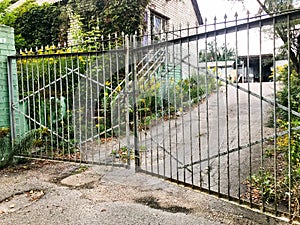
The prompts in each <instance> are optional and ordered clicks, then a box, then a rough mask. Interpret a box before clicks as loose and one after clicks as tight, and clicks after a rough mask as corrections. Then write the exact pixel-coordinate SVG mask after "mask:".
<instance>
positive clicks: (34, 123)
mask: <svg viewBox="0 0 300 225" xmlns="http://www.w3.org/2000/svg"><path fill="white" fill-rule="evenodd" d="M31 52H32V50H31ZM30 64H31V65H30V66H31V85H32V87H31V88H32V89H31V90H30V91H32V105H33V107H32V111H33V129H34V132H35V131H36V130H37V120H36V119H37V118H36V99H35V98H36V94H35V84H34V82H35V75H37V74H35V73H34V65H35V63H34V59H31V63H30ZM34 136H35V138H36V134H35V135H34Z"/></svg>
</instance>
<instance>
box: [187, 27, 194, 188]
mask: <svg viewBox="0 0 300 225" xmlns="http://www.w3.org/2000/svg"><path fill="white" fill-rule="evenodd" d="M190 29H191V28H190V25H189V24H187V36H188V37H189V36H190ZM190 48H191V46H190V40H189V39H188V41H187V51H188V52H187V55H188V79H189V82H188V83H189V90H188V98H189V105H188V107H189V136H190V139H189V142H190V144H189V145H190V149H189V151H190V160H191V163H193V161H194V155H193V152H194V150H193V134H192V132H193V123H192V101H193V99H192V96H191V85H192V82H194V81H193V80H192V79H193V78H192V75H191V60H190V55H191V54H190ZM191 184H192V187H194V165H192V166H191Z"/></svg>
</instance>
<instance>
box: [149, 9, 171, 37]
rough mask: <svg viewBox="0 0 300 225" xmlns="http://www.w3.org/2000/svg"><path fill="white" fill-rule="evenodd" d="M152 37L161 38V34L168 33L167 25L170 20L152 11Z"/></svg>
mask: <svg viewBox="0 0 300 225" xmlns="http://www.w3.org/2000/svg"><path fill="white" fill-rule="evenodd" d="M150 19H151V37H152V39H157V38H159V36H160V34H161V33H164V32H166V31H167V24H168V20H169V18H167V17H166V16H163V15H161V14H159V13H157V12H154V11H151V16H150Z"/></svg>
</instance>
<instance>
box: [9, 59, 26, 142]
mask: <svg viewBox="0 0 300 225" xmlns="http://www.w3.org/2000/svg"><path fill="white" fill-rule="evenodd" d="M12 61H13V59H12V58H10V57H9V58H8V59H7V63H8V67H7V69H8V92H9V111H10V134H11V144H12V147H13V146H14V141H15V139H16V123H15V110H14V108H13V107H14V103H15V102H14V95H15V90H14V77H13V76H14V74H13V71H12ZM21 63H22V62H21ZM17 81H18V80H17ZM16 87H18V86H17V85H16ZM17 91H18V90H17Z"/></svg>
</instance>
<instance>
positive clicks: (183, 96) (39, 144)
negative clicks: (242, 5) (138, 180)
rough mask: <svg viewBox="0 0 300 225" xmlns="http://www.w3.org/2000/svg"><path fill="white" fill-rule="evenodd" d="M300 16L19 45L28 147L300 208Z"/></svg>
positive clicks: (15, 104)
mask: <svg viewBox="0 0 300 225" xmlns="http://www.w3.org/2000/svg"><path fill="white" fill-rule="evenodd" d="M298 19H299V11H292V12H288V13H286V14H281V15H276V16H274V17H270V16H266V17H259V18H249V17H248V18H246V19H241V20H239V19H238V16H236V18H235V20H233V21H227V18H226V17H225V18H224V21H223V22H222V23H217V20H215V21H214V23H213V24H208V23H207V22H206V24H205V25H204V26H202V27H188V28H187V29H180V30H176V29H175V28H173V29H172V30H171V31H169V32H168V33H164V34H160V35H158V36H156V37H153V36H147V35H146V34H143V35H142V36H138V35H133V36H130V37H129V36H121V37H118V36H115V37H114V38H112V37H109V39H107V40H102V41H101V42H99V43H97V44H95V46H93V48H91V47H90V50H89V51H82V49H80V48H79V47H72V48H56V47H54V46H52V47H47V48H45V49H40V50H36V51H34V52H33V51H26V52H23V53H22V54H21V55H18V56H11V57H9V62H10V65H11V66H10V68H11V67H12V65H13V63H14V62H16V64H17V75H18V76H17V78H18V82H14V79H15V77H14V74H13V73H12V70H11V73H10V74H11V82H10V83H11V90H12V91H11V106H12V110H11V114H12V122H11V123H12V125H13V126H12V127H13V128H14V129H12V137H13V139H14V141H21V142H22V141H23V142H24V145H23V148H22V149H19V152H18V154H19V155H20V156H30V157H38V158H51V159H59V160H70V161H78V162H89V163H97V164H110V165H123V166H128V165H130V162H131V161H132V160H134V161H135V163H134V164H135V167H136V169H137V170H138V171H143V172H146V173H151V174H154V175H157V176H161V177H163V178H166V179H169V180H172V181H175V182H177V183H180V184H184V185H186V186H190V187H192V188H195V189H200V190H202V191H206V192H208V193H211V194H216V195H217V196H219V197H223V198H227V199H229V200H233V201H237V202H239V203H240V204H242V203H243V204H246V205H248V206H250V207H253V208H260V209H261V210H262V211H268V212H272V213H274V214H275V215H277V216H278V215H282V214H283V215H286V216H288V217H290V218H291V219H295V218H297V217H298V216H299V205H298V206H297V199H298V197H299V191H297V190H295V189H294V188H295V187H294V185H295V184H297V182H300V181H299V177H300V172H299V173H297V171H298V169H299V163H298V164H297V162H299V158H297V157H298V156H299V155H297V154H298V153H297V146H296V144H297V142H296V140H295V139H296V137H297V135H298V134H297V130H299V125H297V120H294V118H298V117H299V115H300V114H299V112H297V110H295V109H293V108H292V104H293V103H292V100H293V99H292V97H291V96H292V93H291V90H292V84H293V83H292V82H293V80H292V79H294V78H293V75H292V74H293V72H292V71H293V69H294V67H293V66H294V64H293V61H292V58H291V57H292V55H291V51H293V49H292V47H293V44H294V42H293V41H294V40H293V39H292V37H291V36H290V35H291V33H292V32H294V34H295V33H297V32H298V30H297V29H296V27H294V26H293V22H294V21H295V20H298ZM279 26H280V27H279ZM265 29H268V30H269V32H270V33H271V38H270V37H267V38H266V37H264V32H263V30H265ZM277 29H283V30H282V31H284V32H285V33H284V35H285V36H286V37H287V39H286V40H287V41H286V44H287V47H286V48H285V53H286V54H284V55H283V58H282V59H284V60H285V61H282V60H281V61H278V60H277V56H278V49H279V47H280V46H281V45H282V43H280V42H279V41H278V38H277V36H276V31H277ZM298 44H299V43H298ZM230 49H231V51H230ZM284 74H285V75H284ZM282 77H284V78H285V79H286V80H283V81H282V80H281V81H280V79H281V78H282ZM15 83H17V85H16V84H15ZM283 91H286V93H285V94H286V95H287V100H286V101H285V102H286V104H285V103H284V101H278V99H279V98H281V100H282V96H283V94H282V93H283ZM16 93H18V100H15V98H14V96H15V94H16ZM283 114H284V115H283ZM279 119H280V121H279ZM282 142H284V143H282ZM293 157H294V158H293ZM295 157H296V158H295ZM297 160H298V161H297Z"/></svg>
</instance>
